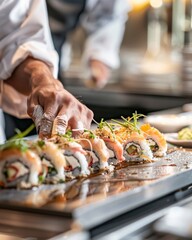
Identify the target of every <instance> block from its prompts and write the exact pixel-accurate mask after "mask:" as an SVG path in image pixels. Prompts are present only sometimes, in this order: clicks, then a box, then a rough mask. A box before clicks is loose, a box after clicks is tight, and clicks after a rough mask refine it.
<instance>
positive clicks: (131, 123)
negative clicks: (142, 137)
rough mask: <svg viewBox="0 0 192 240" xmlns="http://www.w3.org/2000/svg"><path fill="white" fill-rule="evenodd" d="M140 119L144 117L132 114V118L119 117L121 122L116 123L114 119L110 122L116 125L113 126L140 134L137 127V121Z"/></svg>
mask: <svg viewBox="0 0 192 240" xmlns="http://www.w3.org/2000/svg"><path fill="white" fill-rule="evenodd" d="M141 117H145V115H143V114H138V113H137V112H135V113H133V116H132V117H128V118H124V117H123V116H121V119H122V120H123V121H118V120H115V119H112V121H113V122H114V123H116V124H115V125H120V126H122V127H124V128H127V129H128V130H130V131H137V132H140V128H139V127H138V119H139V118H141Z"/></svg>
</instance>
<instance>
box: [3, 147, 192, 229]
mask: <svg viewBox="0 0 192 240" xmlns="http://www.w3.org/2000/svg"><path fill="white" fill-rule="evenodd" d="M191 183H192V151H190V150H185V149H176V148H175V149H172V150H171V151H169V153H168V154H167V156H166V157H164V158H159V159H158V160H157V161H156V162H151V163H140V164H135V165H133V164H130V165H127V166H123V167H121V168H119V169H116V170H115V171H114V172H111V173H104V172H103V173H101V174H99V175H95V176H92V177H90V178H86V179H76V180H73V181H71V182H67V183H65V184H58V185H42V186H40V187H39V188H34V189H31V190H16V189H5V190H0V208H1V209H15V210H19V211H25V212H38V213H39V214H46V215H54V216H64V217H66V218H70V219H73V220H74V221H75V222H77V223H78V224H80V225H81V226H82V227H83V228H90V227H93V226H96V225H97V224H101V223H103V222H105V221H106V220H109V219H111V218H113V217H115V216H118V215H120V214H122V213H125V212H127V211H130V210H132V209H135V208H137V207H139V206H142V205H144V204H146V203H149V202H151V201H153V200H156V199H158V198H160V197H162V196H165V195H167V194H169V193H171V192H174V191H176V190H179V189H181V188H183V187H185V186H188V185H190V184H191Z"/></svg>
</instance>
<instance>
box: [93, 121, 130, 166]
mask: <svg viewBox="0 0 192 240" xmlns="http://www.w3.org/2000/svg"><path fill="white" fill-rule="evenodd" d="M94 133H95V135H97V136H98V137H100V138H101V139H103V141H104V142H105V145H106V147H107V149H108V152H109V160H108V163H109V164H113V165H117V164H118V163H120V162H122V161H124V160H125V157H124V156H123V145H122V144H121V143H120V142H119V140H118V139H117V136H116V135H115V133H114V131H113V127H112V126H111V125H110V124H109V123H107V122H106V121H103V119H102V120H101V122H100V123H99V124H98V127H97V129H96V130H95V131H94Z"/></svg>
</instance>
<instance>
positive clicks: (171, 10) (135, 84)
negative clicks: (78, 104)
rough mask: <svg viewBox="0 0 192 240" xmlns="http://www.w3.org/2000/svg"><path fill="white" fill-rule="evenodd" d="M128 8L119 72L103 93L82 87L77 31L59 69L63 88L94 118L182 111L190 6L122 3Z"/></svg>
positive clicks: (190, 0) (191, 39) (170, 0)
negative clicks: (128, 5)
mask: <svg viewBox="0 0 192 240" xmlns="http://www.w3.org/2000/svg"><path fill="white" fill-rule="evenodd" d="M127 1H129V2H130V3H131V10H130V12H129V13H128V21H127V23H126V30H125V34H124V38H123V42H122V45H121V50H120V61H121V64H120V67H119V69H117V70H115V71H113V73H112V76H111V78H110V81H109V83H108V84H107V86H106V87H104V88H103V89H99V90H97V89H88V88H86V87H85V86H84V80H85V79H86V77H87V73H86V70H85V69H83V68H82V67H81V66H82V65H81V64H80V61H81V55H82V51H83V44H84V39H85V36H84V32H83V31H82V29H81V28H77V29H76V31H75V32H74V33H73V34H71V35H70V41H69V42H70V43H71V47H70V46H69V45H68V44H66V45H65V47H64V49H65V54H69V55H70V56H71V62H68V63H66V62H65V63H64V65H66V64H68V65H69V67H68V68H67V70H66V69H65V68H64V67H63V68H62V76H63V77H62V78H63V79H62V81H63V82H64V84H65V87H66V88H67V89H68V90H69V91H70V92H72V93H73V94H74V95H75V96H76V97H77V98H78V99H80V100H81V101H82V102H84V103H85V104H87V105H88V106H89V107H90V108H91V109H92V110H93V111H94V113H95V119H97V120H99V119H100V118H101V117H104V118H105V119H109V118H119V117H120V116H121V115H124V116H127V115H129V114H131V113H132V112H133V111H135V110H137V111H138V112H140V113H144V114H148V113H151V112H154V111H160V110H165V109H169V108H176V107H182V106H183V105H184V104H186V103H190V102H192V0H127Z"/></svg>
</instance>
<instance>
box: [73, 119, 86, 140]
mask: <svg viewBox="0 0 192 240" xmlns="http://www.w3.org/2000/svg"><path fill="white" fill-rule="evenodd" d="M69 124H70V126H71V130H72V134H73V137H77V136H78V135H80V134H81V133H83V131H84V130H85V127H84V124H83V123H82V121H81V120H80V119H74V118H72V119H71V120H70V122H69Z"/></svg>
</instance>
